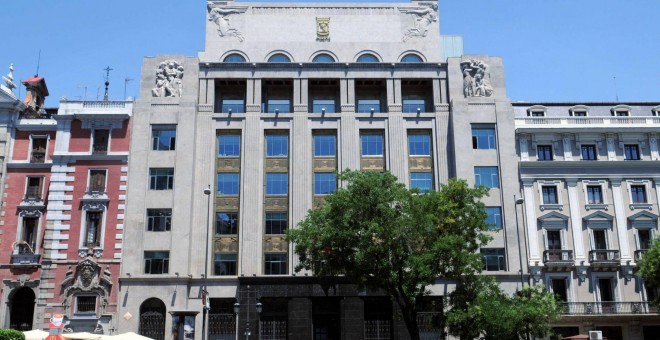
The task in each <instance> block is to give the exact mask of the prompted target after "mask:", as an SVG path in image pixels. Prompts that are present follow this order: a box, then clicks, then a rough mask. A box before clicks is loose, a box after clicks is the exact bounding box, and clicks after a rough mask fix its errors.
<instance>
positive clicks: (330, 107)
mask: <svg viewBox="0 0 660 340" xmlns="http://www.w3.org/2000/svg"><path fill="white" fill-rule="evenodd" d="M312 112H313V113H324V112H337V111H336V110H335V101H334V99H314V100H312Z"/></svg>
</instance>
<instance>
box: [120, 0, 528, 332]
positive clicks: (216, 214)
mask: <svg viewBox="0 0 660 340" xmlns="http://www.w3.org/2000/svg"><path fill="white" fill-rule="evenodd" d="M200 10H202V9H201V8H200ZM441 41H442V37H441V36H440V32H439V24H438V12H437V2H435V1H412V2H406V3H388V4H361V3H350V4H349V3H343V4H326V3H242V2H233V1H222V2H221V1H212V2H209V4H208V7H207V23H206V48H205V50H204V51H203V52H200V53H199V56H198V57H185V56H182V55H161V56H156V57H148V58H145V60H144V63H143V75H142V80H141V92H140V99H139V100H138V101H137V102H136V105H135V115H134V120H133V125H132V132H133V133H132V141H131V149H130V158H131V161H130V162H129V164H130V165H129V174H130V175H129V177H130V178H129V185H128V192H127V210H126V216H125V229H124V243H123V254H122V270H121V278H120V286H121V287H120V291H119V301H120V306H119V308H120V311H119V314H120V316H121V317H122V318H121V319H120V320H119V323H118V330H119V332H124V331H135V332H139V333H141V334H144V335H147V336H150V337H152V338H155V339H164V338H165V337H170V334H172V335H174V336H185V337H187V338H193V337H194V338H196V339H201V338H202V329H203V328H204V327H206V324H205V322H204V319H205V318H204V310H203V301H204V300H203V298H204V292H203V291H204V287H205V286H207V287H208V288H207V291H208V297H209V307H210V311H209V313H210V314H209V316H208V332H209V338H211V339H234V338H240V339H245V338H249V336H250V335H251V336H252V337H255V338H256V337H259V338H261V339H363V338H364V339H405V338H406V337H407V335H406V331H405V326H404V325H403V322H402V320H401V318H400V317H398V316H397V313H398V312H397V310H396V308H395V307H393V305H392V303H391V302H390V301H389V299H387V298H385V297H383V296H381V295H379V294H377V293H374V292H367V291H359V290H357V288H356V287H355V286H354V285H352V284H351V283H350V282H343V281H341V280H340V279H336V280H328V279H323V278H315V277H314V276H313V273H307V272H301V273H295V272H294V271H293V268H294V267H295V265H296V263H297V259H296V257H295V256H294V255H293V248H292V245H290V244H287V243H286V242H285V241H284V238H283V236H284V235H283V234H284V231H285V230H286V229H287V228H294V227H295V226H296V224H297V223H298V222H299V221H300V220H301V219H303V218H304V217H305V215H306V212H307V211H308V209H310V208H312V207H313V206H314V204H317V203H319V202H322V201H323V196H324V195H326V194H327V193H329V192H332V191H333V190H335V188H336V187H338V186H341V185H342V184H341V183H338V182H337V180H336V178H335V175H334V172H335V171H337V170H343V169H346V168H350V169H369V170H388V171H391V172H392V173H393V174H395V175H396V176H397V177H398V178H399V179H400V180H401V181H402V182H403V183H405V184H406V185H408V186H415V187H420V188H422V189H425V188H429V189H432V188H437V187H438V186H439V185H440V184H442V183H445V182H446V181H447V180H448V178H450V177H453V176H458V177H462V178H466V179H467V180H468V181H469V182H470V183H473V184H482V185H486V186H489V187H490V188H491V191H490V196H489V197H488V198H486V199H485V203H486V205H487V206H488V212H489V220H490V222H491V223H492V224H493V226H494V227H493V228H494V229H497V230H494V231H493V237H494V240H493V241H492V243H491V244H489V245H488V247H485V248H484V249H482V253H483V255H484V260H485V264H484V268H485V269H486V273H488V274H492V275H495V276H496V277H497V278H498V280H499V281H500V282H501V283H502V285H503V287H504V288H505V289H506V290H508V291H510V292H512V291H514V290H516V289H517V288H519V287H520V285H521V284H522V281H525V280H526V278H525V277H523V275H522V272H521V270H520V269H521V264H523V263H527V259H526V258H524V256H525V251H524V249H521V248H519V247H518V245H519V244H520V243H521V242H523V240H524V234H522V229H521V233H517V229H516V205H515V204H514V202H515V196H516V195H519V192H520V191H519V185H518V183H519V182H518V179H517V160H518V156H517V155H516V148H515V143H514V139H513V136H514V117H513V114H514V111H513V108H512V106H511V104H510V102H509V100H508V99H507V96H506V89H505V84H504V71H503V66H502V61H501V60H500V59H499V58H493V57H488V56H484V55H479V56H460V57H450V58H445V57H444V56H447V54H446V51H442V50H441V47H440V46H442V45H443V44H442V43H441ZM444 45H446V44H444ZM499 136H504V137H503V138H498V137H499ZM521 256H523V257H521ZM525 272H526V270H525ZM430 289H431V290H432V292H433V294H432V296H431V297H430V299H429V303H428V309H427V311H426V313H422V315H421V316H420V323H421V326H422V329H423V332H424V334H425V336H428V337H429V338H438V336H440V333H441V330H440V329H438V328H437V326H436V325H435V322H434V318H435V317H436V314H435V313H437V311H438V310H439V308H442V304H441V298H442V296H444V295H446V294H447V292H448V291H450V290H451V289H452V286H451V282H445V281H443V280H441V279H439V280H438V281H437V282H436V284H435V285H433V286H432V287H430ZM235 303H236V304H235ZM235 312H236V313H235Z"/></svg>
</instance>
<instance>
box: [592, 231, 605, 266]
mask: <svg viewBox="0 0 660 340" xmlns="http://www.w3.org/2000/svg"><path fill="white" fill-rule="evenodd" d="M592 233H593V236H594V244H593V249H595V250H598V249H608V248H607V231H606V230H604V229H593V230H592ZM603 259H604V258H601V259H600V260H603Z"/></svg>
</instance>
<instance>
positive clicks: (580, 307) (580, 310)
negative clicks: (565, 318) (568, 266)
mask: <svg viewBox="0 0 660 340" xmlns="http://www.w3.org/2000/svg"><path fill="white" fill-rule="evenodd" d="M561 306H562V314H564V315H621V314H658V307H657V306H653V305H652V304H650V303H648V302H614V301H611V302H607V301H604V302H564V303H562V305H561Z"/></svg>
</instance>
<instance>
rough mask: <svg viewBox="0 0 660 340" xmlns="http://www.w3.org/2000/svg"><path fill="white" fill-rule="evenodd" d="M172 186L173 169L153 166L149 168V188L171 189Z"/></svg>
mask: <svg viewBox="0 0 660 340" xmlns="http://www.w3.org/2000/svg"><path fill="white" fill-rule="evenodd" d="M172 188H174V169H172V168H153V169H149V189H151V190H172Z"/></svg>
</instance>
